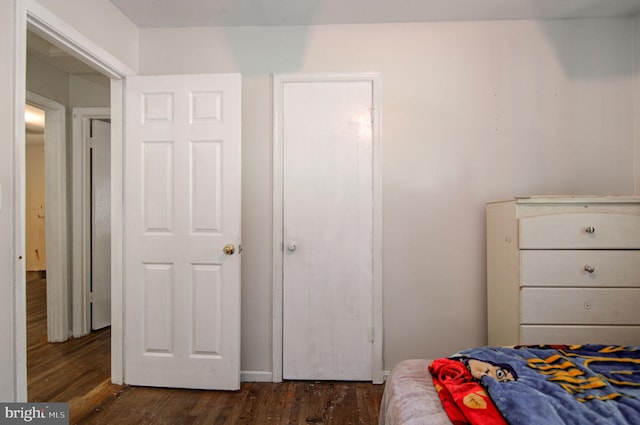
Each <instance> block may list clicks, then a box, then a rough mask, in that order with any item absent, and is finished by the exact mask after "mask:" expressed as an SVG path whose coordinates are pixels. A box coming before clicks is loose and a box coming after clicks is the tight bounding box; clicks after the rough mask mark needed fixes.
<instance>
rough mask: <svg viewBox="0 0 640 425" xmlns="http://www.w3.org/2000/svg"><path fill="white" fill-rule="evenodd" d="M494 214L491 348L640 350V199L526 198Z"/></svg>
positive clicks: (496, 205) (490, 227)
mask: <svg viewBox="0 0 640 425" xmlns="http://www.w3.org/2000/svg"><path fill="white" fill-rule="evenodd" d="M486 213H487V307H488V336H489V345H513V344H585V343H603V344H622V345H640V197H523V198H514V199H510V200H505V201H498V202H490V203H488V204H487V206H486Z"/></svg>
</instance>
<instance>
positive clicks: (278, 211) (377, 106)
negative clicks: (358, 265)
mask: <svg viewBox="0 0 640 425" xmlns="http://www.w3.org/2000/svg"><path fill="white" fill-rule="evenodd" d="M359 81H365V82H371V84H372V88H373V99H372V103H373V112H372V120H373V123H372V129H373V136H372V138H373V140H372V143H373V146H372V149H373V176H372V177H373V264H372V272H373V294H372V301H373V311H372V318H373V323H372V326H373V343H372V346H371V360H372V362H371V364H372V366H371V367H372V371H371V372H372V373H371V376H372V381H373V382H374V383H377V384H381V383H383V382H384V370H383V359H382V338H383V335H382V330H383V321H382V176H381V171H382V170H381V155H382V146H381V137H380V119H381V117H382V111H381V90H382V87H381V86H382V77H381V74H379V73H368V72H367V73H292V74H274V75H273V243H272V250H273V277H272V282H273V307H272V308H273V316H272V320H273V329H272V333H273V346H272V349H273V353H272V360H273V366H272V367H273V381H274V382H282V369H283V367H282V360H283V354H282V352H283V347H282V344H283V334H282V333H283V332H282V326H283V316H282V314H283V295H284V294H283V266H282V264H283V247H284V245H283V243H284V242H283V230H284V223H283V219H284V217H283V208H284V205H283V202H284V199H283V193H284V175H283V165H284V158H283V154H284V140H283V119H284V117H283V108H284V99H283V89H284V85H285V84H287V83H296V82H297V83H299V82H309V83H312V82H359Z"/></svg>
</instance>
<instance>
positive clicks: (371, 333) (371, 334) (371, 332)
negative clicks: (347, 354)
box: [369, 326, 376, 342]
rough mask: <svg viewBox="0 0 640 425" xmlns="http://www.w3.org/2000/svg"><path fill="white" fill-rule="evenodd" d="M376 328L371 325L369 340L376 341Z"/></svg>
mask: <svg viewBox="0 0 640 425" xmlns="http://www.w3.org/2000/svg"><path fill="white" fill-rule="evenodd" d="M375 336H376V335H375V328H374V327H373V326H369V342H374V341H375V340H376V339H375Z"/></svg>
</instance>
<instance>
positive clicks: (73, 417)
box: [27, 280, 384, 425]
mask: <svg viewBox="0 0 640 425" xmlns="http://www.w3.org/2000/svg"><path fill="white" fill-rule="evenodd" d="M27 343H28V347H27V367H28V377H27V384H28V399H29V401H59V402H68V403H69V416H70V418H69V423H70V424H88V425H92V424H95V425H111V424H127V425H128V424H134V425H156V424H158V425H197V424H202V425H204V424H206V425H212V424H213V425H241V424H247V425H295V424H298V425H314V424H322V425H330V424H331V425H348V424H370V425H376V424H377V423H378V412H379V409H380V399H381V397H382V392H383V390H384V386H382V385H373V384H371V383H366V382H315V381H285V382H282V383H270V382H244V383H242V386H241V389H240V390H239V391H202V390H185V389H167V388H148V387H132V386H127V385H124V386H120V385H113V384H111V383H110V376H111V370H110V368H111V357H110V356H111V332H110V329H108V328H107V329H103V330H100V331H97V332H92V333H91V334H90V335H87V336H85V337H82V338H72V339H70V340H69V341H67V342H64V343H56V344H50V343H48V342H47V325H46V282H45V281H44V280H40V281H35V282H29V284H28V285H27Z"/></svg>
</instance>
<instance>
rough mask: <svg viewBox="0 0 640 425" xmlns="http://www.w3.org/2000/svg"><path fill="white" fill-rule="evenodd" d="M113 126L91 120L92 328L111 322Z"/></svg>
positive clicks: (98, 327)
mask: <svg viewBox="0 0 640 425" xmlns="http://www.w3.org/2000/svg"><path fill="white" fill-rule="evenodd" d="M110 140H111V125H110V124H109V123H108V122H105V121H100V120H91V139H90V143H89V144H90V159H91V288H90V292H91V297H90V298H91V329H94V330H95V329H102V328H104V327H106V326H109V325H111V153H110V152H111V142H110Z"/></svg>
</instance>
